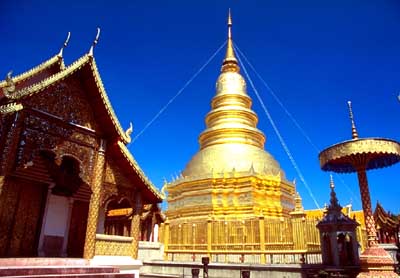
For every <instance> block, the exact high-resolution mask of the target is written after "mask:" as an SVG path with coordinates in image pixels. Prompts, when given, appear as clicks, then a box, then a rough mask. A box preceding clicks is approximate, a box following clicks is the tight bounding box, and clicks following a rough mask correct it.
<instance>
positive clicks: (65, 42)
mask: <svg viewBox="0 0 400 278" xmlns="http://www.w3.org/2000/svg"><path fill="white" fill-rule="evenodd" d="M70 37H71V32H68V34H67V38H66V39H65V41H64V44H63V45H62V47H61V49H60V52H58V57H62V56H63V51H64V48H66V47H67V45H68V43H69V38H70Z"/></svg>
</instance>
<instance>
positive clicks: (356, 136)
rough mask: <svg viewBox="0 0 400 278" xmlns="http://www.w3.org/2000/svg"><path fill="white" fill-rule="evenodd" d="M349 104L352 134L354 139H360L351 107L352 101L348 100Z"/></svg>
mask: <svg viewBox="0 0 400 278" xmlns="http://www.w3.org/2000/svg"><path fill="white" fill-rule="evenodd" d="M347 105H348V106H349V114H350V120H351V134H352V137H353V139H358V133H357V129H356V125H355V123H354V116H353V109H352V108H351V101H348V102H347Z"/></svg>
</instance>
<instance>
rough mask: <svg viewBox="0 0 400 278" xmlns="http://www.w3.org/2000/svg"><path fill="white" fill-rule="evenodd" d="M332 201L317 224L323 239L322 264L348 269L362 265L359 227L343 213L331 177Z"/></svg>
mask: <svg viewBox="0 0 400 278" xmlns="http://www.w3.org/2000/svg"><path fill="white" fill-rule="evenodd" d="M330 187H331V199H330V204H329V206H328V208H327V212H326V214H325V216H324V217H323V218H322V220H321V221H320V222H318V224H317V228H318V229H319V231H320V238H321V253H322V263H323V264H324V265H325V266H328V267H338V268H346V267H348V266H358V265H359V264H360V260H359V256H358V243H357V239H356V228H357V226H358V225H359V224H358V223H357V222H356V221H355V220H353V219H351V218H350V217H348V216H347V215H345V214H344V213H343V212H342V206H340V204H339V201H338V199H337V197H336V193H335V185H334V183H333V178H332V176H331V181H330Z"/></svg>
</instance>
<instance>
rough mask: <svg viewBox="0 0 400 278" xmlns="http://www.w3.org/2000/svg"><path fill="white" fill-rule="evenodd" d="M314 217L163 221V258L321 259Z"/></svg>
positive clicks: (236, 260) (273, 261) (274, 261)
mask: <svg viewBox="0 0 400 278" xmlns="http://www.w3.org/2000/svg"><path fill="white" fill-rule="evenodd" d="M315 225H316V220H313V219H304V218H295V219H264V217H262V216H260V217H258V218H249V219H243V220H234V219H233V220H232V219H231V220H215V219H204V220H203V221H201V220H197V221H194V222H191V223H186V222H183V223H180V222H172V223H168V222H166V223H165V224H164V225H163V228H162V236H163V238H164V244H165V259H167V260H170V261H200V260H201V257H204V256H208V257H210V260H211V262H226V263H255V264H258V263H261V264H264V263H270V264H278V263H320V262H321V255H320V237H319V232H318V230H317V228H316V227H315Z"/></svg>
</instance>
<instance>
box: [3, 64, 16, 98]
mask: <svg viewBox="0 0 400 278" xmlns="http://www.w3.org/2000/svg"><path fill="white" fill-rule="evenodd" d="M12 74H13V71H12V70H10V71H9V72H8V73H7V76H6V86H5V87H4V88H3V93H4V95H5V96H6V97H7V98H9V97H10V96H11V95H12V94H13V93H14V92H15V83H14V80H13V79H12Z"/></svg>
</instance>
